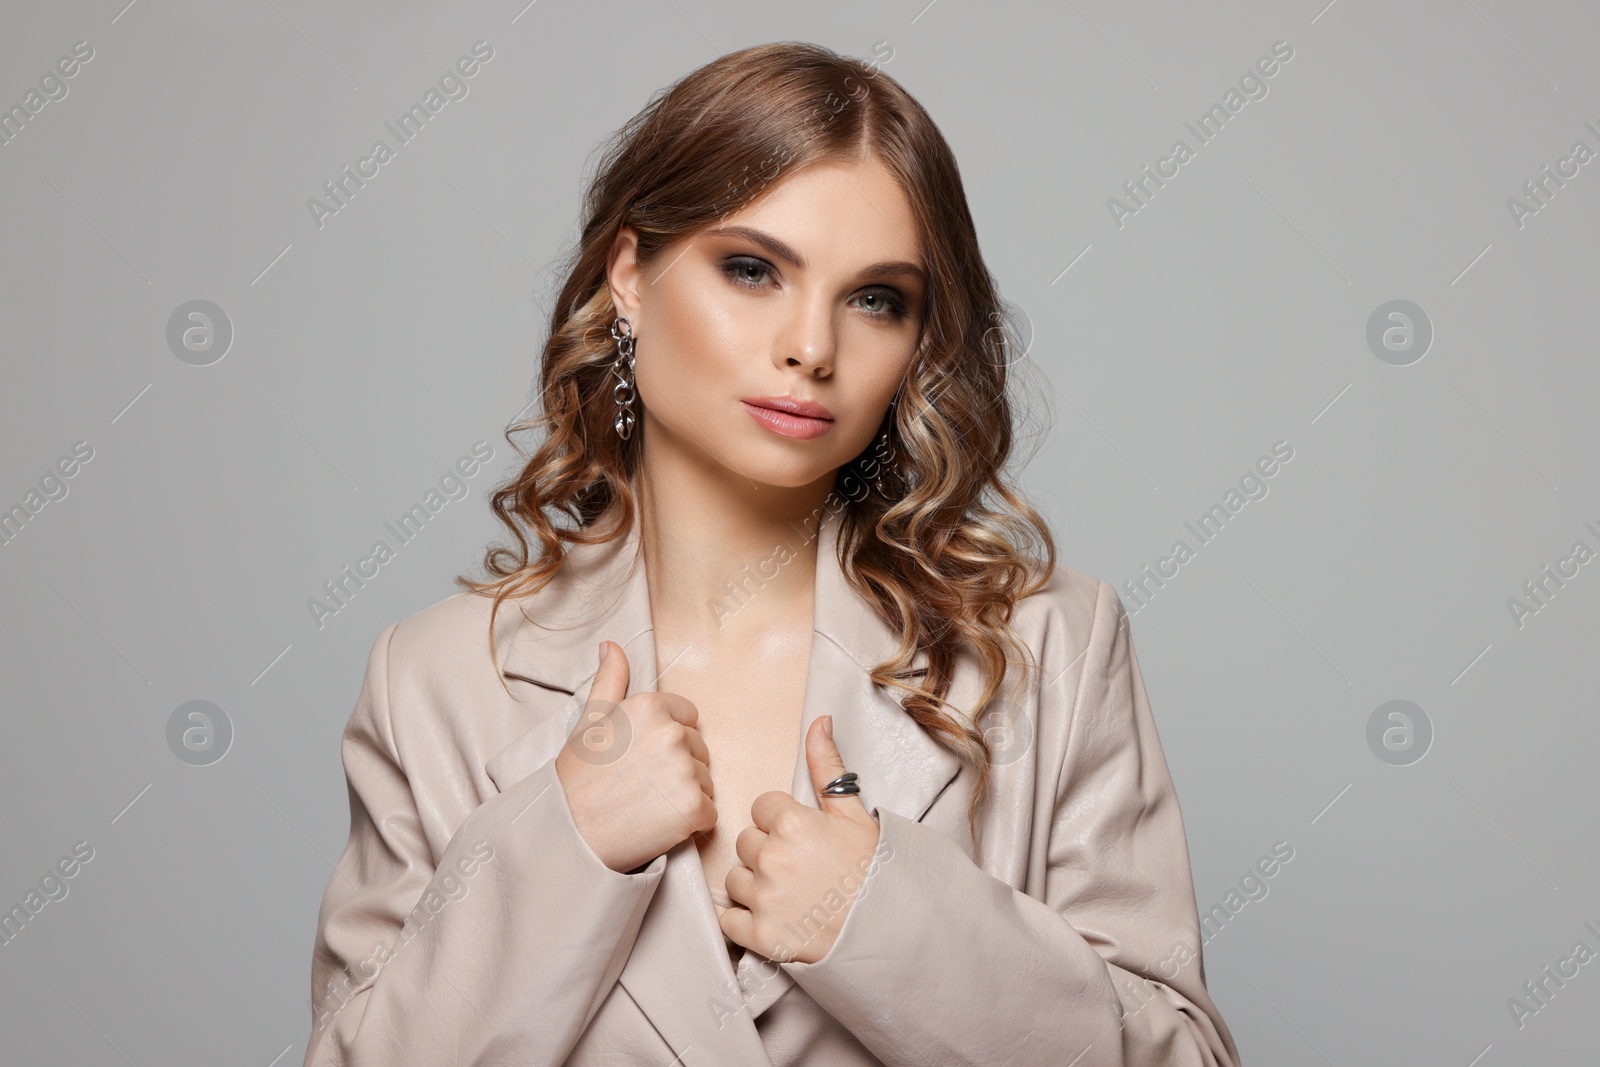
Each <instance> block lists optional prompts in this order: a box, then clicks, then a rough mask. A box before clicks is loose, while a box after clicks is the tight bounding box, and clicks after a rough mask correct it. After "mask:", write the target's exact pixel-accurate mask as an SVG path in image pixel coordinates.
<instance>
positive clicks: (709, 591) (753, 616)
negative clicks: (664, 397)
mask: <svg viewBox="0 0 1600 1067" xmlns="http://www.w3.org/2000/svg"><path fill="white" fill-rule="evenodd" d="M832 483H833V476H832V474H831V473H830V474H829V475H828V476H827V477H826V478H825V479H822V480H820V481H819V482H818V483H816V484H813V485H808V486H802V487H797V488H786V487H779V486H769V485H761V484H759V483H755V482H751V481H749V480H748V479H745V478H743V477H741V476H739V475H737V474H731V473H730V472H729V471H728V469H727V468H726V467H720V466H719V467H717V468H716V469H709V468H707V467H705V466H697V465H695V464H694V463H691V462H687V461H686V457H682V456H679V455H674V456H670V457H661V456H654V457H653V456H652V455H651V452H650V449H648V448H646V450H645V456H644V462H643V463H642V465H641V470H640V473H639V477H638V478H637V481H636V485H637V488H638V498H639V505H640V514H639V523H640V544H641V548H642V551H643V552H644V559H645V570H646V576H647V579H648V584H649V590H650V614H651V624H652V626H654V627H655V629H656V631H657V633H661V632H663V631H666V632H668V633H670V634H673V635H675V637H676V638H677V640H679V641H683V642H689V643H694V644H697V645H700V646H702V647H707V646H709V647H712V648H731V647H734V646H740V645H743V646H749V645H750V644H752V643H759V641H760V640H761V639H762V638H763V637H764V636H766V635H770V634H772V632H773V631H774V630H782V629H793V628H794V627H795V626H796V625H797V623H798V624H799V625H801V626H803V628H804V629H805V630H806V631H807V632H809V630H810V628H811V620H812V618H813V611H814V608H815V605H814V603H813V594H814V592H815V588H816V569H817V531H818V529H819V527H820V523H821V521H822V517H823V514H824V513H823V510H822V509H823V504H824V502H825V501H826V500H827V497H828V494H829V492H830V491H831V489H832Z"/></svg>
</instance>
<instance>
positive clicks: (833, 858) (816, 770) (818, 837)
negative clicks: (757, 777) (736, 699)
mask: <svg viewBox="0 0 1600 1067" xmlns="http://www.w3.org/2000/svg"><path fill="white" fill-rule="evenodd" d="M832 723H833V717H832V716H831V715H825V716H821V717H819V718H818V719H817V721H816V722H813V723H812V724H811V729H810V730H808V731H807V732H806V763H807V765H808V766H809V767H810V768H811V784H812V786H813V787H814V788H815V789H816V791H817V802H818V804H820V805H821V808H820V810H818V809H816V808H811V807H808V806H807V805H805V804H802V803H800V802H799V801H798V800H796V799H795V798H794V797H792V796H790V795H789V794H788V793H784V792H780V791H777V790H773V791H770V792H766V793H762V794H761V795H760V796H758V797H756V799H755V803H753V804H751V805H750V818H751V821H752V822H754V823H755V825H754V826H749V827H746V828H745V829H744V830H743V831H741V832H740V834H739V836H738V838H737V839H736V840H735V841H734V849H735V851H737V852H738V854H739V861H740V863H741V864H742V866H737V867H734V868H733V869H732V870H730V871H729V872H728V878H727V883H726V884H727V889H728V896H729V898H730V899H732V901H733V905H734V906H733V907H731V908H728V909H727V910H726V911H724V912H723V913H722V915H721V917H720V920H719V922H720V925H721V926H722V932H723V933H724V934H726V935H727V936H728V938H729V939H730V940H732V941H733V942H734V943H735V944H738V945H740V946H742V947H743V948H747V949H751V950H753V951H755V952H759V953H761V955H763V956H766V957H767V958H768V959H772V960H777V961H778V962H780V963H784V962H790V961H793V962H797V963H815V962H817V961H818V960H820V959H822V957H823V956H825V955H827V953H828V949H830V948H832V947H833V943H834V941H836V940H837V939H838V937H839V931H840V929H841V928H842V927H843V926H844V920H845V916H847V915H849V914H850V908H851V906H852V905H853V904H854V903H855V898H856V892H857V890H859V889H860V887H861V882H862V879H864V878H865V877H866V874H867V869H868V867H869V866H870V865H871V863H872V856H873V853H874V852H876V851H877V848H878V821H877V820H876V819H874V818H873V817H872V813H871V812H870V811H868V810H867V808H866V805H865V804H863V803H861V798H860V797H859V796H845V797H829V796H823V795H822V790H823V788H824V787H826V786H827V784H828V783H829V782H831V781H833V780H834V779H835V778H837V777H839V776H840V775H841V774H843V773H844V772H845V766H844V760H843V759H842V758H841V757H840V755H839V749H838V746H836V745H835V744H834V743H833V737H832V735H831V734H829V733H827V732H824V727H826V728H827V729H829V730H831V729H832ZM841 902H842V903H841Z"/></svg>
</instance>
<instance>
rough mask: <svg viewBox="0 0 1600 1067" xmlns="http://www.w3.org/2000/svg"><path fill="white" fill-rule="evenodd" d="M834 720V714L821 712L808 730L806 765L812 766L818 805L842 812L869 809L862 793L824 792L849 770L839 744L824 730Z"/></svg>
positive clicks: (812, 782) (812, 777)
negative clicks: (827, 794) (862, 798)
mask: <svg viewBox="0 0 1600 1067" xmlns="http://www.w3.org/2000/svg"><path fill="white" fill-rule="evenodd" d="M832 721H833V716H831V715H819V716H818V717H817V719H816V721H815V722H813V723H812V724H811V729H810V730H809V731H808V732H807V733H806V765H807V766H808V767H810V769H811V787H812V788H813V789H814V790H816V793H817V806H818V807H820V808H821V809H822V810H823V811H830V812H838V813H843V812H845V811H848V810H850V809H852V808H854V809H855V810H857V811H866V806H865V805H863V804H862V803H861V798H860V797H859V796H844V797H829V796H823V795H822V791H823V790H824V789H825V788H827V785H828V783H829V782H831V781H833V780H834V779H835V778H837V777H839V776H840V775H841V774H843V773H844V772H845V766H844V757H843V756H841V755H840V754H839V746H838V745H836V744H834V741H833V738H832V737H829V736H828V734H827V732H826V731H825V730H824V726H825V725H828V726H831V725H832Z"/></svg>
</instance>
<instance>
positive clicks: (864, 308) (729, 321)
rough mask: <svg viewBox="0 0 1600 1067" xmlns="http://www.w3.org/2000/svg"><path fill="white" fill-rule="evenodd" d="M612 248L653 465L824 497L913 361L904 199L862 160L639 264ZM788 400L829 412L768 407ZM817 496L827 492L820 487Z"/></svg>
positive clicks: (914, 264)
mask: <svg viewBox="0 0 1600 1067" xmlns="http://www.w3.org/2000/svg"><path fill="white" fill-rule="evenodd" d="M636 249H637V235H636V234H635V233H634V232H633V231H632V230H631V229H629V228H624V230H623V231H622V233H621V234H620V235H619V236H618V238H617V242H616V245H615V247H614V248H613V250H612V257H611V265H610V273H609V277H610V282H611V290H612V298H613V300H614V301H615V303H616V305H617V307H618V308H619V309H620V311H621V314H623V315H625V316H626V317H627V318H628V319H629V321H631V322H632V323H633V327H634V331H635V333H636V335H637V338H638V340H637V342H636V347H635V352H634V355H635V383H636V388H637V391H638V394H639V397H640V400H641V401H642V402H643V408H644V420H645V423H646V428H645V440H646V442H647V444H646V449H647V451H648V452H650V453H653V455H652V457H651V459H652V461H653V460H655V459H659V458H662V453H663V452H664V451H665V452H671V453H674V454H676V456H677V457H678V458H682V459H685V460H687V461H689V462H693V463H695V464H697V465H703V464H718V465H720V466H721V467H723V468H726V469H728V470H730V471H732V472H735V473H737V474H738V475H740V476H742V478H745V479H749V480H751V481H754V482H758V483H762V484H766V485H773V486H784V487H791V488H798V487H803V486H813V485H819V486H826V487H827V488H831V487H832V484H833V475H834V472H835V471H837V469H838V468H839V467H841V466H843V465H844V464H846V463H848V462H849V461H850V460H852V459H854V458H855V457H856V456H858V455H860V454H861V453H862V451H864V450H865V449H866V448H867V446H868V445H869V444H870V443H871V441H872V439H873V438H874V436H875V435H876V434H877V432H878V430H879V427H880V425H881V424H882V421H883V416H884V413H885V412H886V411H887V409H888V406H889V401H890V400H891V399H892V398H893V397H894V395H895V392H896V390H897V389H898V388H899V386H900V383H901V381H902V379H903V378H904V377H905V375H906V373H907V369H908V367H909V365H910V362H911V359H912V356H913V355H914V353H915V351H916V347H917V343H918V340H919V337H920V331H921V327H922V321H921V310H922V302H923V295H924V292H925V290H926V286H927V282H926V280H925V278H924V277H923V274H922V270H923V269H924V268H923V266H922V255H921V249H920V244H919V241H918V239H917V230H916V226H915V223H914V221H913V218H912V214H911V204H910V202H909V201H908V200H907V198H906V195H905V193H904V192H902V191H901V189H900V186H899V185H898V184H897V183H896V182H895V180H894V178H893V177H892V176H891V175H890V173H889V170H888V169H887V168H886V167H885V166H884V165H883V163H882V162H881V161H880V160H879V159H878V158H877V157H876V156H872V155H868V156H867V157H866V158H865V159H864V160H862V161H860V162H856V163H848V164H843V163H818V164H814V165H812V166H809V167H806V168H804V169H802V170H800V171H797V172H795V173H794V174H792V175H789V176H788V177H786V178H785V179H784V180H783V181H782V182H781V183H780V184H778V185H776V186H774V187H773V188H772V190H770V191H769V193H768V194H767V195H766V196H764V197H762V198H761V199H760V200H758V201H757V202H755V203H754V204H751V205H748V206H746V207H745V208H744V209H743V210H741V211H739V212H737V213H735V214H732V215H728V216H725V217H724V218H723V219H721V220H720V221H719V222H717V223H714V224H713V225H712V226H710V227H708V228H707V229H705V230H702V231H701V232H699V233H696V234H694V235H692V236H690V237H686V238H683V239H681V240H679V241H677V242H675V243H674V244H672V245H670V246H668V247H667V248H666V249H665V250H664V251H663V253H662V254H661V255H660V256H658V257H657V258H656V260H655V261H654V262H653V263H651V264H650V265H649V266H648V267H646V268H643V269H641V268H640V267H639V266H638V262H637V259H636V258H635V252H636ZM785 398H787V399H789V400H792V401H796V402H799V403H800V404H801V405H816V406H818V408H819V409H820V410H821V413H822V414H824V415H825V416H826V417H825V418H807V417H804V416H796V415H786V414H782V413H775V412H774V411H773V410H772V409H771V408H769V407H767V406H765V405H781V403H782V401H783V400H784V399H785ZM824 491H826V490H824Z"/></svg>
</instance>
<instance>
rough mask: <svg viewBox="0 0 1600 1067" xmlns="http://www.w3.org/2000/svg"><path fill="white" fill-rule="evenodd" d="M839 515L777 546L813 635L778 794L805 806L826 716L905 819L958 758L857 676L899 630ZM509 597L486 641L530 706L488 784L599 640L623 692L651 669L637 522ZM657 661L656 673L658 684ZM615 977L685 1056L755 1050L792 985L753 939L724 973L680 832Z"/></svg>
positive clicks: (567, 706)
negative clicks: (800, 579)
mask: <svg viewBox="0 0 1600 1067" xmlns="http://www.w3.org/2000/svg"><path fill="white" fill-rule="evenodd" d="M839 518H840V516H839V515H838V514H837V513H825V514H824V516H823V519H822V522H821V524H820V527H818V526H812V527H808V528H806V529H803V530H797V531H796V533H795V537H794V538H793V540H792V541H791V545H790V547H791V548H792V549H799V548H801V547H803V545H804V544H805V542H807V541H808V540H810V539H811V538H813V537H815V538H816V539H817V577H816V589H815V609H814V610H815V616H814V624H813V628H814V631H815V632H814V633H813V636H812V644H811V656H810V659H809V661H808V668H807V674H806V688H805V695H804V700H803V704H802V712H801V716H800V739H801V744H800V746H799V749H798V753H797V758H796V762H795V767H794V772H793V775H792V777H791V781H790V794H791V795H792V796H794V797H795V799H797V800H799V801H800V802H801V803H803V804H806V805H809V806H810V807H817V806H818V805H817V797H816V790H815V788H814V786H813V785H812V782H811V773H810V769H809V767H808V766H807V764H806V758H805V750H804V744H803V741H804V737H805V733H806V731H807V730H809V729H810V726H811V723H812V721H813V720H815V719H816V718H818V717H819V716H822V715H828V714H831V715H833V717H834V740H835V743H836V744H837V745H838V746H839V752H840V754H841V755H842V756H843V757H844V761H845V766H846V767H847V768H848V769H850V770H852V771H855V772H856V773H857V774H858V775H859V776H860V782H859V784H860V787H861V800H862V802H863V803H864V804H865V805H866V806H867V809H868V810H869V811H870V810H873V809H875V808H876V809H879V810H882V809H885V808H886V809H889V810H891V811H893V812H895V813H896V814H897V815H901V816H904V817H905V818H907V819H912V820H920V819H921V818H922V817H923V815H924V814H926V812H927V811H928V808H929V807H930V806H931V805H932V803H933V801H934V800H935V799H936V798H937V797H938V795H939V794H940V792H941V791H943V789H944V788H945V786H947V785H948V784H949V783H950V781H951V780H952V779H953V778H954V777H955V776H956V774H957V772H958V771H959V770H960V767H961V761H960V760H959V759H958V758H957V757H956V756H955V755H954V754H952V753H951V752H949V751H948V750H946V749H945V748H944V747H943V746H941V745H940V744H938V743H937V742H936V741H934V740H933V739H932V738H931V737H930V736H928V735H927V733H925V732H924V731H923V730H922V728H921V727H919V726H918V725H917V724H916V722H915V721H913V720H912V719H911V717H910V716H909V715H907V714H906V713H905V712H904V710H902V709H901V707H900V704H899V698H898V691H896V690H887V689H885V688H884V687H881V686H878V685H876V684H874V683H873V681H872V679H871V678H870V677H869V676H868V672H869V671H870V670H871V668H872V667H874V666H876V665H877V664H878V663H881V662H883V661H884V660H886V659H888V657H889V656H890V655H891V654H892V653H893V651H894V649H895V648H896V647H897V646H898V644H899V637H898V635H897V634H896V633H895V632H894V631H893V630H892V629H891V628H890V627H889V626H888V625H886V624H885V623H884V622H883V621H882V620H881V619H880V618H878V616H877V613H876V612H875V611H874V610H873V609H872V606H871V605H870V604H869V603H867V601H866V600H865V599H864V598H862V597H861V596H860V595H859V594H858V593H856V591H855V589H854V588H853V587H851V586H850V585H849V583H848V582H847V580H846V579H845V576H844V573H843V571H842V570H841V569H840V566H839V562H838V558H837V551H838V548H837V545H838V532H839V526H840V522H839ZM522 609H523V610H522V612H521V614H522V620H521V622H522V625H519V626H518V627H517V628H516V630H515V631H514V633H513V636H512V639H511V640H510V641H508V642H507V643H506V645H505V646H504V647H503V648H502V649H501V661H500V667H501V671H502V673H503V675H504V676H505V677H506V678H508V679H520V680H521V681H523V682H525V683H529V684H527V685H526V686H525V687H524V689H525V696H524V697H523V699H524V701H525V702H526V703H528V704H529V705H530V706H531V707H530V723H531V725H530V727H529V729H528V730H527V731H526V732H525V733H523V734H521V735H520V736H518V737H517V738H516V739H515V740H513V741H512V742H511V743H510V744H509V745H507V746H505V747H504V748H503V749H501V750H500V751H499V752H497V753H496V754H495V755H494V756H492V757H491V758H490V759H489V760H488V761H487V762H486V763H485V764H484V770H485V772H486V773H487V774H488V776H489V778H490V780H491V781H493V783H494V785H495V787H496V788H497V789H500V790H502V791H504V790H505V789H507V788H509V787H510V786H511V785H513V784H514V783H516V782H517V781H519V780H520V779H521V778H523V777H525V776H526V775H527V774H529V773H531V772H532V771H534V770H536V769H537V768H538V767H539V766H541V765H542V764H543V763H544V762H546V761H547V760H549V759H551V758H553V757H554V756H555V755H556V753H557V752H558V751H559V750H560V747H561V745H562V744H563V743H565V741H566V739H567V737H568V736H569V735H570V734H571V732H572V729H573V728H574V727H575V726H576V725H577V722H578V717H579V714H580V712H581V710H582V708H583V706H584V703H585V702H586V701H587V698H588V694H589V690H590V688H591V686H592V684H593V681H594V676H595V672H596V670H597V668H598V662H597V658H596V655H597V653H596V646H597V645H598V644H599V642H600V641H601V640H602V639H605V638H609V639H611V640H613V641H616V642H617V643H618V644H620V645H622V646H623V648H624V649H625V650H626V651H627V655H628V663H629V667H630V678H629V687H628V692H629V694H630V695H632V694H633V693H637V692H644V691H647V690H652V689H655V688H657V687H658V682H659V675H658V668H657V664H656V653H655V638H654V631H653V627H652V624H651V617H650V599H649V587H648V585H647V583H646V579H645V569H644V565H643V557H642V555H641V554H640V552H639V536H638V531H637V526H635V527H634V529H632V530H630V532H629V533H628V534H627V536H626V537H624V538H621V539H619V540H618V541H615V542H612V543H611V544H609V545H603V546H595V547H591V546H577V547H575V548H574V549H572V551H571V552H570V553H569V556H568V560H567V564H566V565H564V566H563V568H562V570H561V571H560V572H559V573H558V574H557V576H556V578H555V579H554V580H553V581H552V582H551V583H550V584H549V585H547V586H546V587H545V588H544V589H543V590H541V591H540V592H539V593H537V594H535V595H534V596H533V597H532V598H530V599H529V600H527V601H525V602H524V603H523V604H522ZM505 610H510V609H509V607H502V611H505ZM534 620H538V622H535V621H534ZM668 668H669V670H667V671H662V672H660V674H666V675H667V678H668V683H667V684H668V688H669V689H670V665H668ZM920 670H926V660H925V657H924V656H923V655H922V653H920V652H919V653H918V655H917V659H916V660H915V661H914V664H913V673H916V672H917V671H920ZM955 697H956V693H955V692H954V691H953V692H952V693H951V698H952V699H954V698H955ZM618 981H619V982H620V983H621V984H622V986H623V988H624V989H626V991H627V992H628V995H629V996H631V997H632V998H633V999H634V1001H635V1003H637V1004H638V1006H639V1008H640V1010H641V1011H643V1012H644V1014H645V1015H646V1016H648V1017H649V1019H650V1022H651V1024H652V1025H654V1026H655V1027H656V1029H657V1030H659V1031H660V1033H661V1034H662V1036H663V1037H664V1038H665V1039H666V1040H667V1042H668V1044H669V1045H671V1046H672V1049H673V1051H674V1052H675V1053H677V1054H678V1055H679V1056H681V1057H683V1061H684V1062H685V1063H689V1064H693V1063H697V1062H702V1063H722V1062H729V1063H749V1064H768V1063H770V1061H769V1060H768V1058H767V1056H766V1054H765V1052H764V1050H763V1046H762V1042H761V1038H760V1035H759V1033H758V1032H757V1031H756V1028H755V1023H754V1020H755V1019H756V1018H757V1017H758V1016H760V1015H761V1013H762V1012H764V1011H766V1009H767V1008H768V1007H770V1006H771V1005H772V1004H773V1003H774V1002H775V1001H777V999H778V998H779V997H780V996H782V995H783V994H784V993H785V992H786V991H788V989H789V988H790V987H791V986H793V985H794V979H793V978H791V977H790V976H789V974H788V972H787V971H786V970H785V969H783V968H782V967H779V966H778V965H777V964H776V963H773V962H771V961H769V960H767V959H766V958H765V957H763V956H760V955H759V954H757V953H754V952H750V951H746V952H745V953H744V955H743V957H742V958H741V959H740V961H739V966H738V970H737V973H735V971H734V969H733V968H732V967H731V966H730V964H729V961H728V954H727V951H726V950H725V948H724V946H723V939H722V930H721V928H720V926H719V925H718V923H717V916H716V909H715V908H714V907H713V906H712V902H711V894H710V892H709V890H708V888H707V886H706V881H705V871H704V868H703V867H702V865H701V863H700V854H699V851H698V849H697V848H696V847H695V842H694V840H693V839H692V838H691V839H688V840H685V841H681V842H679V843H678V844H677V845H676V846H675V847H673V848H672V849H670V850H669V851H668V852H667V864H666V870H665V872H664V874H663V876H662V880H661V882H660V884H659V885H658V886H657V887H656V892H655V896H654V897H653V898H652V900H651V902H650V907H649V908H648V909H647V911H646V912H645V916H644V920H643V922H642V924H641V926H640V928H639V933H638V936H637V939H636V940H635V942H634V947H633V952H632V954H631V955H630V956H629V958H628V962H627V964H626V965H625V966H624V968H623V970H622V973H621V976H620V977H619V979H618Z"/></svg>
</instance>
